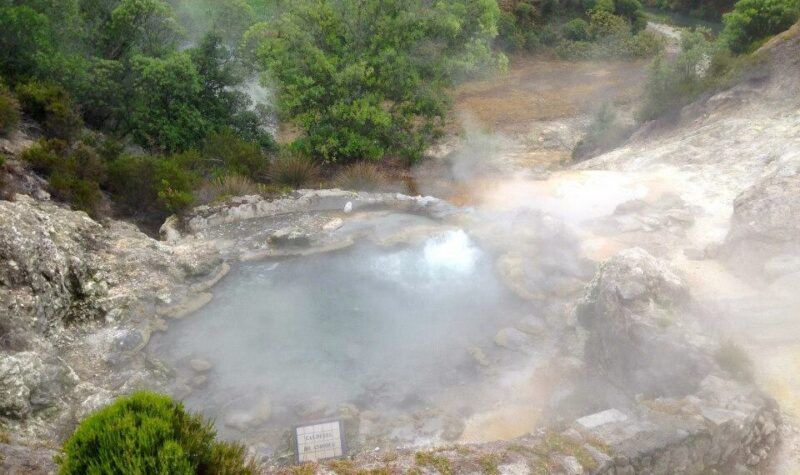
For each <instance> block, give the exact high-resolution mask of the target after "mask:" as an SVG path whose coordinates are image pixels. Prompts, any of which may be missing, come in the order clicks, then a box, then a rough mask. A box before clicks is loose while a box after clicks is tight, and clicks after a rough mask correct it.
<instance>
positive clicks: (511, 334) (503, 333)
mask: <svg viewBox="0 0 800 475" xmlns="http://www.w3.org/2000/svg"><path fill="white" fill-rule="evenodd" d="M494 342H495V344H496V345H497V346H501V347H503V348H505V349H508V350H512V351H526V350H528V349H529V348H530V345H531V340H530V338H528V335H526V334H525V333H522V332H521V331H519V330H517V329H516V328H503V329H501V330H500V331H498V332H497V334H496V335H495V336H494Z"/></svg>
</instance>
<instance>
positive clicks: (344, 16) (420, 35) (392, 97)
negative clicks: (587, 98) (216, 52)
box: [259, 0, 499, 162]
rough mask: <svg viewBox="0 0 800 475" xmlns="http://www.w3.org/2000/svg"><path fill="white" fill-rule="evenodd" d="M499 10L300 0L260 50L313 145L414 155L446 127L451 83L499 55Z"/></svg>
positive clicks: (285, 105)
mask: <svg viewBox="0 0 800 475" xmlns="http://www.w3.org/2000/svg"><path fill="white" fill-rule="evenodd" d="M498 14H499V11H498V9H497V4H496V2H495V1H493V0H477V1H476V0H446V1H445V0H443V1H437V2H433V3H431V4H428V3H425V2H417V1H412V0H366V1H360V2H354V1H334V0H300V1H297V2H292V4H291V7H290V10H289V12H288V13H287V14H285V15H284V16H283V17H282V18H281V20H280V21H278V22H277V24H276V25H275V34H274V35H270V36H267V37H266V38H264V39H263V43H262V45H261V48H260V50H259V57H260V59H261V63H262V64H263V65H264V67H265V68H266V69H267V70H268V72H269V74H270V76H271V77H272V78H273V79H274V80H275V81H276V83H277V86H278V102H279V106H280V109H281V112H282V113H283V114H284V115H285V116H286V117H287V118H289V119H291V120H292V121H293V122H295V123H296V124H297V125H298V126H299V127H300V128H301V129H302V130H303V131H304V133H305V135H304V137H303V138H302V139H301V140H300V142H299V145H300V146H302V147H303V149H304V150H305V151H306V152H307V153H310V154H313V155H315V156H319V157H321V158H323V159H324V160H326V161H329V162H335V161H350V160H356V159H368V160H377V159H380V158H381V157H383V156H384V155H386V154H387V153H398V154H401V155H404V156H408V157H411V158H418V157H420V155H421V153H422V151H423V150H424V149H425V148H426V147H427V146H428V145H429V144H430V143H431V141H432V140H433V139H434V138H435V137H437V136H438V135H439V134H440V131H441V126H442V125H443V122H444V118H445V114H446V112H447V110H448V105H449V101H448V100H447V94H446V92H445V91H446V88H447V87H448V86H449V85H451V84H452V83H453V81H454V80H456V79H457V78H459V77H461V76H463V75H464V74H466V73H468V72H469V71H471V70H474V69H475V68H476V67H479V66H487V65H490V64H492V63H493V62H494V61H496V58H494V57H493V55H492V53H491V50H490V40H491V39H492V38H493V37H494V35H495V33H496V29H495V28H496V23H497V17H498Z"/></svg>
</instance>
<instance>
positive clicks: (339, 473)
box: [325, 460, 389, 475]
mask: <svg viewBox="0 0 800 475" xmlns="http://www.w3.org/2000/svg"><path fill="white" fill-rule="evenodd" d="M325 465H326V466H327V467H328V468H329V469H331V470H332V471H333V473H335V474H336V475H389V470H388V469H386V468H373V469H368V470H365V469H359V468H358V467H356V465H355V464H354V463H353V462H352V461H350V460H332V461H330V462H328V463H326V464H325Z"/></svg>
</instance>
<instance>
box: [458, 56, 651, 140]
mask: <svg viewBox="0 0 800 475" xmlns="http://www.w3.org/2000/svg"><path fill="white" fill-rule="evenodd" d="M645 66H646V62H645V61H603V62H597V61H561V60H553V59H546V58H541V57H537V58H529V57H516V58H512V64H511V67H510V71H509V73H508V74H507V75H505V76H502V77H498V78H492V79H490V80H485V81H472V82H469V83H466V84H463V85H462V86H460V87H459V88H458V89H457V91H456V99H455V109H456V112H457V113H459V114H460V115H465V116H468V117H470V118H472V119H474V120H476V121H477V122H478V123H479V124H480V125H482V126H485V127H490V128H492V129H493V130H495V131H498V132H522V133H524V132H526V131H527V127H528V126H529V124H530V123H532V122H534V121H540V120H553V119H560V118H565V117H573V116H575V115H579V114H582V113H587V112H589V111H590V110H591V108H592V107H593V105H595V104H597V102H598V101H611V102H615V103H624V102H630V101H632V100H634V99H636V97H637V96H638V92H639V85H640V84H641V82H642V80H643V77H644V74H645V69H646V68H645Z"/></svg>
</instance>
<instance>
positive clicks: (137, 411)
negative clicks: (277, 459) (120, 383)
mask: <svg viewBox="0 0 800 475" xmlns="http://www.w3.org/2000/svg"><path fill="white" fill-rule="evenodd" d="M58 464H59V466H60V473H61V475H73V474H74V475H84V474H92V473H96V474H101V473H108V474H111V473H120V474H130V475H147V474H164V475H166V474H169V475H180V474H187V475H189V474H231V475H236V474H241V475H249V474H254V473H256V471H257V467H256V466H255V464H254V463H253V462H252V461H250V460H248V459H247V457H246V454H245V448H244V446H242V445H239V444H232V443H228V442H221V441H218V440H216V431H215V430H214V428H213V425H212V424H211V423H210V422H207V421H206V420H204V419H203V418H202V417H200V416H198V415H194V414H190V413H187V412H186V411H185V409H184V408H183V405H182V404H180V403H177V402H175V401H173V400H172V399H170V398H169V397H167V396H162V395H159V394H155V393H149V392H139V393H135V394H133V395H132V396H128V397H122V398H119V399H117V400H116V401H115V402H114V403H113V404H111V405H110V406H108V407H106V408H104V409H101V410H100V411H98V412H96V413H94V414H92V415H91V416H89V417H88V418H87V419H86V420H84V421H83V422H82V423H81V424H80V425H79V426H78V428H77V429H76V430H75V433H74V434H73V435H72V436H71V437H70V438H69V440H67V442H66V443H65V444H64V448H63V456H61V457H60V458H59V459H58Z"/></svg>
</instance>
